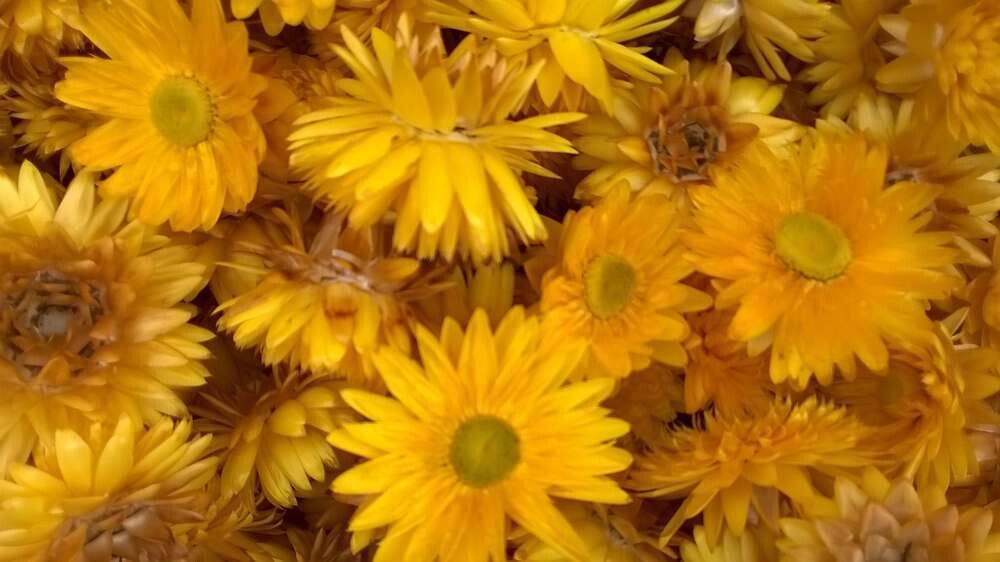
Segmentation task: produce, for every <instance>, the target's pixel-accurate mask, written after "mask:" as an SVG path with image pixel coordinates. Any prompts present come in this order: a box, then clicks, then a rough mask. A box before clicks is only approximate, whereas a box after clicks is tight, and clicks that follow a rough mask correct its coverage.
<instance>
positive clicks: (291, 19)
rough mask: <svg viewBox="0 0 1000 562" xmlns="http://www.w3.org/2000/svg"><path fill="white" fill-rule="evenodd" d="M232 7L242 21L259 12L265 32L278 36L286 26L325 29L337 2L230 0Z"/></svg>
mask: <svg viewBox="0 0 1000 562" xmlns="http://www.w3.org/2000/svg"><path fill="white" fill-rule="evenodd" d="M230 6H232V9H233V15H234V16H236V17H238V18H240V19H246V18H248V17H250V16H251V15H253V13H254V12H259V13H260V21H261V23H262V24H263V25H264V30H265V31H267V33H268V34H269V35H277V34H279V33H281V29H282V28H283V27H285V24H288V25H300V24H303V23H304V24H305V25H306V26H307V27H309V28H311V29H323V28H324V27H326V26H327V25H328V24H329V23H330V18H331V17H332V16H333V11H334V9H335V8H336V7H337V0H230Z"/></svg>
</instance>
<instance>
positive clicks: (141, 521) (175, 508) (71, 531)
mask: <svg viewBox="0 0 1000 562" xmlns="http://www.w3.org/2000/svg"><path fill="white" fill-rule="evenodd" d="M189 503H190V502H189V501H187V500H164V501H151V502H140V503H124V504H111V505H108V506H106V507H104V508H101V509H99V510H97V511H94V512H91V513H86V514H84V515H81V516H79V517H76V518H73V519H70V520H69V521H67V522H66V523H65V524H64V526H63V528H62V529H61V531H62V532H61V533H60V536H59V537H58V538H56V539H55V540H54V541H53V542H52V545H51V546H50V548H49V552H50V554H58V553H59V552H62V551H64V550H66V551H69V550H72V551H73V552H78V553H79V555H80V556H79V558H78V559H79V560H81V561H82V562H98V561H101V562H106V561H108V560H146V561H148V562H168V561H171V562H173V561H186V560H193V559H194V558H192V557H191V555H192V553H191V552H190V550H189V548H187V547H186V546H184V545H181V544H177V543H176V542H175V539H174V533H173V531H171V525H177V524H190V523H196V522H198V521H200V520H201V519H202V517H201V515H199V514H198V512H197V511H195V510H193V509H191V507H193V506H190V505H187V504H189ZM56 557H58V556H56Z"/></svg>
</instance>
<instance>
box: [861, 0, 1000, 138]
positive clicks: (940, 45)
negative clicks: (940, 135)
mask: <svg viewBox="0 0 1000 562" xmlns="http://www.w3.org/2000/svg"><path fill="white" fill-rule="evenodd" d="M881 22H882V27H883V28H885V30H886V31H888V32H889V33H890V34H892V35H893V36H894V37H895V38H896V40H897V41H898V43H897V44H895V45H893V46H892V47H893V48H892V50H893V51H894V52H895V53H896V54H898V55H900V56H899V58H897V59H895V60H893V61H892V62H890V63H889V64H887V65H886V66H885V67H883V68H882V69H881V70H879V72H878V76H877V78H878V84H879V87H880V88H882V89H883V90H885V91H887V92H891V93H895V94H914V95H917V96H918V99H920V100H921V102H922V103H923V104H926V105H928V106H930V107H932V108H934V109H935V110H936V109H937V108H939V107H941V106H943V107H942V109H943V110H944V112H945V115H946V116H947V122H948V127H949V129H950V130H951V132H952V134H953V135H955V136H956V137H958V138H960V139H962V140H964V141H968V142H971V143H973V144H976V145H983V144H985V145H987V146H989V147H990V149H991V150H993V151H994V152H1000V63H998V60H1000V4H997V3H996V2H995V1H993V0H929V1H926V2H919V3H913V4H911V5H910V6H908V7H906V8H904V9H903V10H902V12H900V13H899V14H898V15H891V16H883V17H882V18H881Z"/></svg>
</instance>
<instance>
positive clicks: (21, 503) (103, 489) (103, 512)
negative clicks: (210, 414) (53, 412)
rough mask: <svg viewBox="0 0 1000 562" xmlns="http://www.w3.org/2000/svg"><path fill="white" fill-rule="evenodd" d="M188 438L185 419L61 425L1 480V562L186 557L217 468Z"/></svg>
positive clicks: (203, 447) (198, 441) (200, 441)
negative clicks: (81, 428) (103, 426)
mask: <svg viewBox="0 0 1000 562" xmlns="http://www.w3.org/2000/svg"><path fill="white" fill-rule="evenodd" d="M95 429H96V428H95ZM190 434H191V424H190V422H187V421H183V422H177V423H176V424H175V423H174V422H172V421H170V420H163V421H161V422H159V423H157V424H155V425H154V426H152V427H150V428H149V429H146V430H141V429H137V428H136V426H135V425H134V424H133V423H132V422H131V421H130V420H129V419H128V418H127V417H122V418H121V419H120V420H119V421H118V424H117V425H116V426H115V427H114V431H113V432H108V431H91V432H90V434H89V435H88V434H86V433H84V434H82V435H81V434H79V433H76V432H74V431H72V430H68V429H60V430H59V431H57V432H56V437H55V441H54V443H53V445H52V446H51V447H50V448H47V449H46V450H45V451H44V452H43V453H42V454H36V455H35V462H34V464H33V465H32V466H29V465H24V464H15V465H12V466H11V467H10V477H9V479H8V480H0V528H2V529H3V530H4V536H3V540H2V543H0V545H2V546H0V560H4V561H10V562H43V561H44V562H49V561H54V562H64V561H65V562H68V561H77V560H80V561H84V562H90V561H97V560H116V559H122V560H126V559H127V560H184V559H186V557H187V555H188V554H190V550H189V549H188V548H187V546H186V537H185V536H184V534H185V532H186V529H189V528H190V527H191V524H192V523H196V522H197V521H198V520H199V519H200V511H201V509H203V507H204V499H205V498H204V495H203V494H202V493H201V490H202V489H203V488H204V486H205V485H206V483H207V482H208V481H209V480H210V479H211V478H212V477H213V476H214V475H215V467H216V464H217V463H218V459H216V458H214V457H206V456H205V452H206V451H207V449H208V447H209V444H210V443H211V438H210V437H207V436H204V437H200V438H193V439H190V440H189V437H190Z"/></svg>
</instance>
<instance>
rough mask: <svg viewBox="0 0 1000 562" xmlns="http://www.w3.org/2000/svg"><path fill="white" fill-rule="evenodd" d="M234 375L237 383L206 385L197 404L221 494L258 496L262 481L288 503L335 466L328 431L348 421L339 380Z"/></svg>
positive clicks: (272, 496)
mask: <svg viewBox="0 0 1000 562" xmlns="http://www.w3.org/2000/svg"><path fill="white" fill-rule="evenodd" d="M238 375H240V378H239V379H237V381H236V383H237V384H236V385H235V386H229V385H225V384H223V385H213V386H211V387H209V388H208V389H207V390H206V391H205V392H203V393H202V394H201V395H200V397H199V401H198V404H197V406H195V407H194V410H195V412H196V413H197V414H198V416H199V420H198V422H199V429H200V430H202V431H205V432H207V433H211V434H213V435H214V437H215V446H216V448H218V449H220V450H221V452H222V454H221V457H222V464H223V468H222V481H221V488H220V496H221V497H222V498H224V499H225V498H229V497H232V496H234V495H237V494H239V493H241V492H243V491H244V490H249V491H250V492H251V493H254V494H255V493H256V490H257V487H258V486H260V488H261V489H263V491H264V496H265V497H267V499H268V500H269V501H270V502H271V503H273V504H274V505H277V506H281V507H291V506H293V505H295V504H296V499H295V496H296V494H297V493H303V492H308V491H309V490H310V488H311V486H312V483H313V482H315V481H321V480H323V478H324V476H325V474H326V470H327V468H328V467H330V466H334V465H336V463H337V458H336V456H335V455H334V452H333V447H331V446H330V444H329V443H327V442H326V434H327V433H328V432H330V431H333V430H334V429H335V428H336V427H337V426H338V425H339V424H340V422H341V421H344V420H346V419H350V414H351V411H350V409H349V408H347V407H346V406H345V405H344V403H343V402H342V401H341V400H340V396H339V394H338V392H339V390H340V389H341V388H342V386H341V385H342V383H333V382H330V381H328V380H327V381H324V380H320V379H318V378H316V377H305V376H302V375H299V374H298V373H295V372H289V371H288V370H286V369H276V370H274V371H272V372H271V376H270V377H268V376H266V375H262V374H261V373H259V372H258V371H255V370H250V371H249V372H240V373H238Z"/></svg>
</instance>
